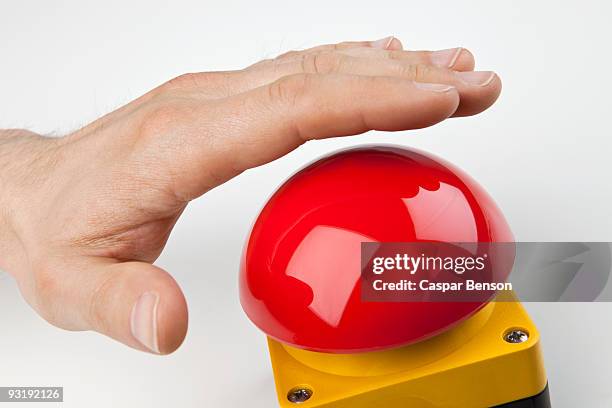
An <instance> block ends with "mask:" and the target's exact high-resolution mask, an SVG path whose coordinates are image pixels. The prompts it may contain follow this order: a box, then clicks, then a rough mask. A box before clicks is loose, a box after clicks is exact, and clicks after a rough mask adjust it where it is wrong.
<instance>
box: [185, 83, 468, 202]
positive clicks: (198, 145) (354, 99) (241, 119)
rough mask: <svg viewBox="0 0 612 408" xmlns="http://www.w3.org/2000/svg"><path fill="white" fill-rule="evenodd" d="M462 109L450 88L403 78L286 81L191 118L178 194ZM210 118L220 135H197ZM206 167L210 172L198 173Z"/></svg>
mask: <svg viewBox="0 0 612 408" xmlns="http://www.w3.org/2000/svg"><path fill="white" fill-rule="evenodd" d="M458 103H459V95H458V93H457V91H456V89H455V88H453V87H452V86H448V85H437V84H422V83H415V82H414V81H411V80H407V79H403V78H398V77H388V76H385V77H377V76H372V77H368V76H357V75H339V74H333V75H332V74H330V75H316V74H298V75H292V76H287V77H283V78H281V79H279V80H278V81H275V82H274V83H272V84H269V85H266V86H263V87H260V88H257V89H254V90H251V91H249V92H246V93H243V94H240V95H235V96H233V97H230V98H227V99H224V100H220V101H218V102H217V103H216V104H214V105H209V106H207V108H206V110H204V109H202V111H201V112H196V113H194V115H193V117H192V118H190V119H187V122H190V123H192V125H191V126H192V127H193V130H192V131H191V134H192V136H191V137H190V138H189V140H190V142H189V143H188V144H187V145H186V146H188V148H183V150H182V153H181V160H180V166H175V167H176V168H175V169H173V171H175V172H179V171H180V172H181V174H182V176H179V177H178V179H179V180H181V185H180V189H181V190H180V191H178V192H177V194H180V195H181V196H187V197H189V198H194V197H197V196H199V195H201V194H203V193H204V192H205V191H207V190H208V189H210V188H212V187H214V186H216V185H219V184H221V183H223V182H224V181H227V180H229V179H230V178H232V177H234V176H236V175H237V174H239V173H240V172H242V171H244V170H246V169H248V168H251V167H255V166H258V165H261V164H264V163H267V162H269V161H272V160H274V159H276V158H279V157H281V156H283V155H285V154H286V153H288V152H290V151H291V150H293V149H295V148H296V147H297V146H299V145H300V144H302V143H304V142H306V141H308V140H312V139H323V138H328V137H335V136H346V135H356V134H360V133H364V132H367V131H369V130H374V129H375V130H388V131H397V130H407V129H417V128H423V127H426V126H430V125H433V124H434V123H437V122H440V121H442V120H444V119H446V118H447V117H449V116H450V115H452V114H453V113H454V112H455V110H456V109H457V106H458ZM212 117H214V118H216V121H217V124H216V127H218V128H219V129H222V131H221V132H218V133H215V134H214V136H211V135H208V136H203V135H202V132H201V130H200V129H202V127H203V126H204V123H206V122H210V120H211V118H212ZM193 121H195V123H193ZM211 137H212V138H214V140H213V141H211ZM184 145H185V144H184ZM179 167H180V168H179ZM203 168H207V170H208V171H207V173H203V172H202V171H201V169H203ZM194 175H195V176H194ZM194 177H197V182H194Z"/></svg>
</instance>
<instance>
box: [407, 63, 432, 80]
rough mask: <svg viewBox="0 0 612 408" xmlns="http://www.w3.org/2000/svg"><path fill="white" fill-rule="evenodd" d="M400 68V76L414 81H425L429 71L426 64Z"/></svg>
mask: <svg viewBox="0 0 612 408" xmlns="http://www.w3.org/2000/svg"><path fill="white" fill-rule="evenodd" d="M402 67H403V72H402V74H403V75H404V76H406V77H408V78H410V79H413V80H415V81H420V80H423V79H426V78H427V77H428V76H429V73H430V71H431V68H430V67H429V66H428V65H426V64H408V65H402Z"/></svg>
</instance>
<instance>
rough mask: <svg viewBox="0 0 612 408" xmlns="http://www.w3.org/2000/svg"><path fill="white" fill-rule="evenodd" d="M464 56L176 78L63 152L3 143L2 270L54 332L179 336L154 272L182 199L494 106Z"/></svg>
mask: <svg viewBox="0 0 612 408" xmlns="http://www.w3.org/2000/svg"><path fill="white" fill-rule="evenodd" d="M473 67H474V59H473V57H472V54H471V53H470V52H469V51H467V50H465V49H461V48H456V49H452V50H445V51H437V52H428V51H403V50H402V46H401V43H400V42H399V41H398V40H397V39H394V38H392V37H389V38H387V39H383V40H379V41H374V42H347V43H340V44H335V45H324V46H320V47H315V48H312V49H308V50H304V51H294V52H290V53H287V54H284V55H281V56H279V57H278V58H275V59H272V60H265V61H261V62H259V63H257V64H255V65H253V66H250V67H248V68H246V69H244V70H240V71H230V72H209V73H196V74H186V75H182V76H180V77H178V78H176V79H173V80H171V81H169V82H167V83H165V84H163V85H161V86H160V87H158V88H156V89H154V90H152V91H150V92H149V93H147V94H145V95H144V96H142V97H140V98H138V99H136V100H135V101H133V102H131V103H129V104H128V105H126V106H124V107H122V108H120V109H118V110H116V111H114V112H112V113H110V114H108V115H106V116H104V117H102V118H100V119H98V120H96V121H95V122H93V123H91V124H90V125H88V126H86V127H84V128H83V129H80V130H78V131H76V132H74V133H72V134H69V135H67V136H65V137H62V138H43V137H41V136H38V135H36V134H33V133H30V132H27V131H20V130H12V131H0V192H1V193H2V194H1V195H0V268H2V269H5V270H7V271H8V272H9V273H10V274H12V275H13V276H14V277H15V279H16V280H17V282H18V284H19V288H20V290H21V292H22V294H23V296H24V297H25V299H26V300H27V301H28V302H29V304H30V305H32V307H33V308H34V309H35V310H36V311H37V312H38V313H39V314H40V315H41V316H43V317H44V318H45V319H46V320H48V321H49V322H51V323H52V324H54V325H56V326H59V327H62V328H65V329H69V330H95V331H98V332H100V333H103V334H106V335H108V336H110V337H112V338H114V339H117V340H119V341H121V342H123V343H125V344H127V345H129V346H131V347H134V348H137V349H140V350H146V351H150V352H153V353H159V354H165V353H170V352H172V351H174V350H175V349H176V348H177V347H178V346H179V345H180V344H181V342H182V341H183V339H184V337H185V334H186V331H187V306H186V303H185V299H184V297H183V294H182V292H181V290H180V288H179V287H178V286H177V284H176V282H175V281H174V280H173V279H172V277H171V276H170V275H169V274H168V273H167V272H166V271H164V270H162V269H160V268H158V267H156V266H154V265H152V263H153V262H154V261H155V260H156V259H157V257H158V256H159V254H160V253H161V251H162V249H163V247H164V245H165V243H166V240H167V238H168V235H169V234H170V231H171V229H172V227H173V226H174V224H175V222H176V220H177V218H178V217H179V216H180V215H181V212H182V211H183V210H184V208H185V206H186V205H187V203H188V202H189V201H190V200H193V199H194V198H196V197H198V196H200V195H202V194H204V193H206V192H207V191H208V190H210V189H212V188H214V187H215V186H218V185H219V184H221V183H223V182H225V181H227V180H229V179H231V178H232V177H235V176H236V175H238V174H240V173H241V172H242V171H244V170H246V169H249V168H251V167H255V166H259V165H262V164H264V163H267V162H269V161H271V160H274V159H276V158H278V157H281V156H283V155H284V154H286V153H288V152H290V151H291V150H293V149H295V148H296V147H298V146H299V145H301V144H302V143H304V142H306V141H308V140H313V139H322V138H327V137H335V136H345V135H356V134H360V133H364V132H367V131H369V130H372V129H377V130H386V131H396V130H406V129H416V128H422V127H426V126H430V125H433V124H435V123H437V122H440V121H442V120H444V119H446V118H448V117H450V116H465V115H473V114H476V113H479V112H481V111H483V110H484V109H486V108H487V107H489V106H490V105H491V104H492V103H493V102H494V101H495V100H496V98H497V96H498V95H499V92H500V90H501V82H500V80H499V78H498V77H497V76H496V75H495V74H494V73H492V72H474V71H472V70H473Z"/></svg>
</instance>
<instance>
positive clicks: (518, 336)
mask: <svg viewBox="0 0 612 408" xmlns="http://www.w3.org/2000/svg"><path fill="white" fill-rule="evenodd" d="M528 339H529V333H527V331H525V330H521V329H511V330H508V331H507V332H506V334H504V340H506V341H507V342H508V343H515V344H516V343H524V342H526V341H527V340H528Z"/></svg>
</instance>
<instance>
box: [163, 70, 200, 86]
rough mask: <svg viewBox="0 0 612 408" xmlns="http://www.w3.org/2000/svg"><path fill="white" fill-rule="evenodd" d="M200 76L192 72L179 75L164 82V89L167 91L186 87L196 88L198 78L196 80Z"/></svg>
mask: <svg viewBox="0 0 612 408" xmlns="http://www.w3.org/2000/svg"><path fill="white" fill-rule="evenodd" d="M200 75H202V74H199V73H193V72H188V73H185V74H181V75H179V76H177V77H175V78H172V79H171V80H169V81H168V82H166V83H165V84H164V85H165V88H167V89H168V90H171V89H177V88H179V89H183V88H188V87H190V86H191V87H192V86H197V85H198V83H199V81H200V78H198V77H199V76H200Z"/></svg>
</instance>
